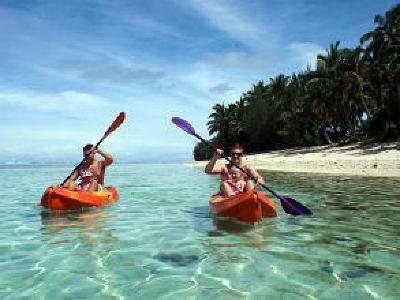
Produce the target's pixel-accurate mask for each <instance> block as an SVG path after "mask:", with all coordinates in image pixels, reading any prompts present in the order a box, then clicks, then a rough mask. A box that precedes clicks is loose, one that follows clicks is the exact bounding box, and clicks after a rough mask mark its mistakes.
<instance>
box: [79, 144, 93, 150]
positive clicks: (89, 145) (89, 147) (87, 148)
mask: <svg viewBox="0 0 400 300" xmlns="http://www.w3.org/2000/svg"><path fill="white" fill-rule="evenodd" d="M93 146H94V145H93V144H86V145H85V146H83V148H82V150H83V152H86V151H88V150H90V149H92V147H93Z"/></svg>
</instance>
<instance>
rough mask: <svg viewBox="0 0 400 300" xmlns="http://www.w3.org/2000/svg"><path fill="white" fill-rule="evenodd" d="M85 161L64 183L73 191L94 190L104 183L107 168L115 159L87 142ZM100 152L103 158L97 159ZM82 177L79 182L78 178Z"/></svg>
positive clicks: (84, 151) (84, 152) (84, 153)
mask: <svg viewBox="0 0 400 300" xmlns="http://www.w3.org/2000/svg"><path fill="white" fill-rule="evenodd" d="M82 150H83V157H84V159H85V161H84V163H83V164H82V165H81V166H80V167H79V168H78V169H77V170H76V171H75V172H74V173H73V174H72V175H71V177H70V178H69V179H68V181H67V182H66V183H65V184H64V185H63V187H64V188H67V189H69V190H72V191H85V192H94V191H98V190H99V188H101V186H102V185H103V184H104V175H105V169H106V167H108V166H109V165H111V164H112V163H113V161H114V159H113V157H112V156H111V155H110V154H108V153H106V152H104V151H102V150H101V149H99V148H95V147H94V146H93V145H92V144H87V145H85V146H84V147H83V149H82ZM97 153H98V154H100V155H101V156H102V157H103V159H101V160H97V159H96V157H95V155H96V154H97ZM78 179H80V182H79V183H78V184H76V183H75V181H76V180H78Z"/></svg>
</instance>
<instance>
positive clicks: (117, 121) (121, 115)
mask: <svg viewBox="0 0 400 300" xmlns="http://www.w3.org/2000/svg"><path fill="white" fill-rule="evenodd" d="M125 118H126V114H125V113H124V112H120V113H119V115H118V117H117V118H116V119H115V120H114V122H112V124H111V125H110V127H108V129H107V131H106V132H105V133H104V134H103V136H102V138H101V139H100V141H99V142H98V143H97V144H96V145H95V146H94V148H95V149H97V147H99V145H100V144H101V142H102V141H104V140H105V138H106V137H107V136H108V135H109V134H110V133H112V132H113V131H114V130H115V129H117V128H118V127H119V126H120V125H121V124H122V122H124V120H125ZM85 159H86V157H85V158H83V159H82V161H81V162H80V163H79V165H77V166H76V167H75V168H74V169H73V170H72V172H71V173H70V174H69V175H68V177H67V178H65V179H64V181H63V182H62V183H61V186H63V185H64V184H65V183H66V182H67V181H68V179H69V178H70V177H71V176H72V174H74V172H75V171H76V170H78V168H79V167H80V166H81V165H82V164H83V163H84V162H85Z"/></svg>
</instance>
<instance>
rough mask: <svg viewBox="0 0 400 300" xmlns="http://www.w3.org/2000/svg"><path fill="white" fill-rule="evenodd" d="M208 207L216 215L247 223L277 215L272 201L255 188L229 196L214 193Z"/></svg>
mask: <svg viewBox="0 0 400 300" xmlns="http://www.w3.org/2000/svg"><path fill="white" fill-rule="evenodd" d="M210 207H211V210H212V212H213V213H214V214H216V215H218V216H223V217H232V218H235V219H237V220H239V221H242V222H247V223H255V222H258V221H260V220H261V219H262V218H265V217H276V216H277V210H276V207H275V204H274V202H273V201H272V200H271V199H269V198H268V197H267V196H265V195H264V194H262V193H260V192H259V191H256V190H254V191H249V192H244V193H241V194H239V195H234V196H230V197H224V196H220V195H214V196H212V197H211V199H210Z"/></svg>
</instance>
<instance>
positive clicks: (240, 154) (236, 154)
mask: <svg viewBox="0 0 400 300" xmlns="http://www.w3.org/2000/svg"><path fill="white" fill-rule="evenodd" d="M231 156H239V157H240V156H243V153H237V152H231Z"/></svg>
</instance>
